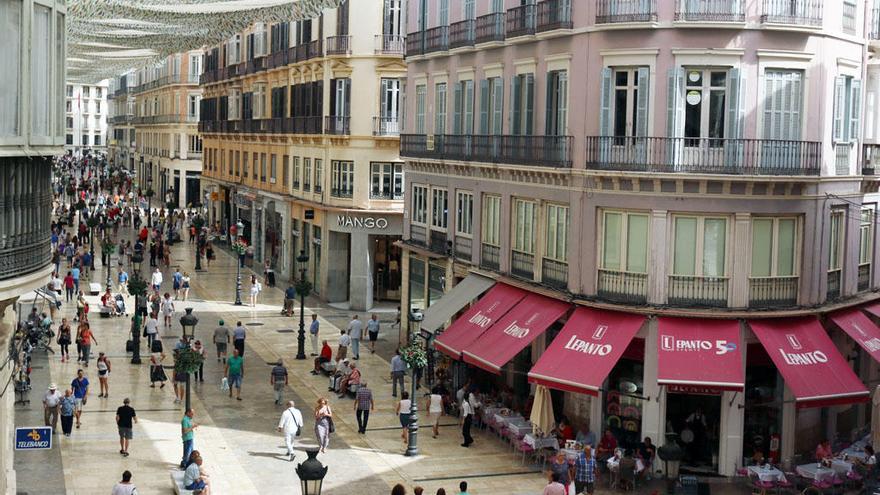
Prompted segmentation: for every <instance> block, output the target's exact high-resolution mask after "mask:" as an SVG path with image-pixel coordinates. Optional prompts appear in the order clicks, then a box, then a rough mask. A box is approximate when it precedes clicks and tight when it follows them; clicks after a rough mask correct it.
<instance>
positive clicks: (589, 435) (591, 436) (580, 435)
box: [574, 423, 596, 448]
mask: <svg viewBox="0 0 880 495" xmlns="http://www.w3.org/2000/svg"><path fill="white" fill-rule="evenodd" d="M574 440H575V441H576V442H577V443H579V444H581V445H589V446H590V447H594V448H595V447H596V434H595V433H593V432H592V431H590V425H588V424H586V423H584V424H582V425H581V427H580V428H578V432H577V435H576V436H575V438H574Z"/></svg>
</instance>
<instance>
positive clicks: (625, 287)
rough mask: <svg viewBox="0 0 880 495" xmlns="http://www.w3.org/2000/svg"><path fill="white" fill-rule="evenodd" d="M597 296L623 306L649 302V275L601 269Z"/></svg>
mask: <svg viewBox="0 0 880 495" xmlns="http://www.w3.org/2000/svg"><path fill="white" fill-rule="evenodd" d="M596 296H597V297H598V298H600V299H604V300H606V301H611V302H616V303H621V304H645V303H647V302H648V274H647V273H632V272H622V271H617V270H605V269H601V268H600V269H599V277H598V280H597V285H596Z"/></svg>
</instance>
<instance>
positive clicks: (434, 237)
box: [428, 229, 449, 254]
mask: <svg viewBox="0 0 880 495" xmlns="http://www.w3.org/2000/svg"><path fill="white" fill-rule="evenodd" d="M429 240H430V242H429V244H428V249H430V250H431V251H433V252H435V253H437V254H448V253H447V249H448V248H449V245H448V244H447V239H446V232H441V231H439V230H433V229H432V230H431V233H430V239H429Z"/></svg>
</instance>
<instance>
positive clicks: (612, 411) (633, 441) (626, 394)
mask: <svg viewBox="0 0 880 495" xmlns="http://www.w3.org/2000/svg"><path fill="white" fill-rule="evenodd" d="M633 345H638V344H637V341H633V344H630V348H632V347H633ZM642 345H644V344H643V343H642ZM644 372H645V366H644V363H642V362H641V361H637V360H635V359H627V358H622V359H621V360H619V361H618V362H617V364H616V365H615V366H614V368H612V370H611V373H610V374H609V375H608V381H607V383H606V386H605V390H606V392H605V393H603V394H602V399H603V400H602V425H603V427H604V428H603V429H610V430H611V433H612V434H613V435H614V437H615V438H616V439H617V444H618V446H619V447H621V448H625V449H626V448H630V449H631V448H635V447H636V446H637V445H638V444H639V442H641V441H642V412H643V407H644V397H643V395H644V383H643V377H644ZM602 434H604V432H602V433H600V432H596V435H597V436H601V435H602Z"/></svg>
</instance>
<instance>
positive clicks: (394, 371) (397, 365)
mask: <svg viewBox="0 0 880 495" xmlns="http://www.w3.org/2000/svg"><path fill="white" fill-rule="evenodd" d="M405 374H406V363H405V362H404V361H403V358H402V357H400V349H399V348H398V349H397V350H396V351H394V357H392V358H391V397H397V384H398V383H400V391H401V392H403V391H404V390H406V388H405V386H404V381H403V380H404V378H403V377H404V375H405Z"/></svg>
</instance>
